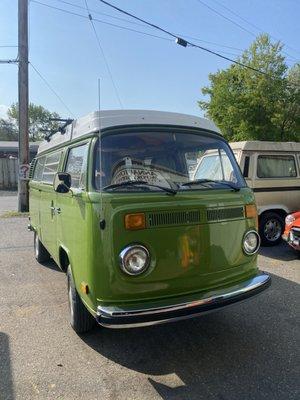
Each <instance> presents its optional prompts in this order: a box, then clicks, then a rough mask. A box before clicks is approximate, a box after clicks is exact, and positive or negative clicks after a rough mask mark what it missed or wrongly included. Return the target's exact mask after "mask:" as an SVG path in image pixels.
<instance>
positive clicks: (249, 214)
mask: <svg viewBox="0 0 300 400" xmlns="http://www.w3.org/2000/svg"><path fill="white" fill-rule="evenodd" d="M245 216H246V218H254V219H255V224H256V227H258V214H257V208H256V205H255V204H247V205H246V206H245Z"/></svg>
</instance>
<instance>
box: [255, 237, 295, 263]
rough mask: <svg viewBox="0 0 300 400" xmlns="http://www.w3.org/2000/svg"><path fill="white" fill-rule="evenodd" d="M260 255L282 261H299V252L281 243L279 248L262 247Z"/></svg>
mask: <svg viewBox="0 0 300 400" xmlns="http://www.w3.org/2000/svg"><path fill="white" fill-rule="evenodd" d="M259 255H261V256H264V257H268V258H274V259H276V260H282V261H292V260H297V259H299V254H298V252H297V251H296V250H294V249H292V248H291V246H289V245H288V244H287V243H285V242H281V243H279V244H278V245H277V246H271V247H261V248H260V249H259Z"/></svg>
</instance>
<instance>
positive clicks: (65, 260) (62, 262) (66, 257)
mask: <svg viewBox="0 0 300 400" xmlns="http://www.w3.org/2000/svg"><path fill="white" fill-rule="evenodd" d="M58 260H59V266H60V268H61V270H62V271H63V272H67V269H68V266H69V265H71V260H70V253H69V251H68V249H66V248H65V247H64V246H63V245H60V246H59V251H58ZM71 268H72V267H71Z"/></svg>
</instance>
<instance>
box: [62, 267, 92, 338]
mask: <svg viewBox="0 0 300 400" xmlns="http://www.w3.org/2000/svg"><path fill="white" fill-rule="evenodd" d="M67 278H68V299H69V313H70V324H71V326H72V328H73V329H74V331H75V332H76V333H85V332H88V331H89V330H91V329H92V328H93V327H94V326H95V325H96V320H95V318H94V317H93V316H92V315H91V314H90V313H89V311H88V310H87V309H86V307H85V305H84V304H83V302H82V300H81V298H80V296H79V295H78V293H77V290H76V287H75V284H74V280H73V276H72V271H71V267H70V265H69V267H68V270H67Z"/></svg>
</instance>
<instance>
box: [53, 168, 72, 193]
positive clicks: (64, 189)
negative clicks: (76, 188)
mask: <svg viewBox="0 0 300 400" xmlns="http://www.w3.org/2000/svg"><path fill="white" fill-rule="evenodd" d="M70 187H71V175H70V174H68V173H67V172H57V173H56V174H55V177H54V182H53V189H54V190H55V191H56V192H57V193H68V192H69V191H70Z"/></svg>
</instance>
